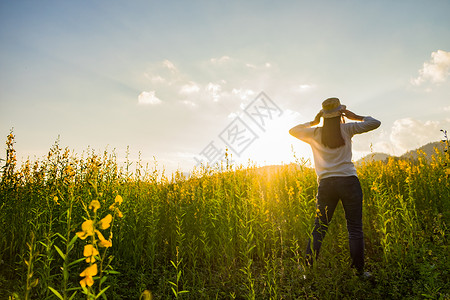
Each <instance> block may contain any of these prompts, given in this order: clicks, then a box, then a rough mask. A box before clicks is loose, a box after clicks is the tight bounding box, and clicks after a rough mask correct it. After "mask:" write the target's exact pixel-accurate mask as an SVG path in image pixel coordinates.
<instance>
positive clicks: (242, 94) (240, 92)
mask: <svg viewBox="0 0 450 300" xmlns="http://www.w3.org/2000/svg"><path fill="white" fill-rule="evenodd" d="M231 93H232V94H233V95H236V96H238V97H239V98H241V99H242V100H247V99H248V98H249V97H251V96H253V95H255V92H254V91H253V90H251V89H233V90H232V91H231Z"/></svg>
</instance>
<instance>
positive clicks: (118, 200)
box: [114, 195, 123, 205]
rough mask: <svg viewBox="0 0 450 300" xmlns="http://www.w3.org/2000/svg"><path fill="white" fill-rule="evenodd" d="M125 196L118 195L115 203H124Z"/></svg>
mask: <svg viewBox="0 0 450 300" xmlns="http://www.w3.org/2000/svg"><path fill="white" fill-rule="evenodd" d="M122 202H123V198H122V196H120V195H117V196H116V199H114V203H117V204H118V205H120V204H122Z"/></svg>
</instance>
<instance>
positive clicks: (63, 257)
mask: <svg viewBox="0 0 450 300" xmlns="http://www.w3.org/2000/svg"><path fill="white" fill-rule="evenodd" d="M55 249H56V251H57V252H58V253H59V255H60V256H61V257H62V259H63V260H66V256H65V255H64V253H62V251H61V249H59V248H58V246H56V245H55Z"/></svg>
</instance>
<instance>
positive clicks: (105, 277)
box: [100, 276, 108, 284]
mask: <svg viewBox="0 0 450 300" xmlns="http://www.w3.org/2000/svg"><path fill="white" fill-rule="evenodd" d="M107 278H108V276H103V277H102V279H100V284H102V283H103V282H105V281H106V279H107Z"/></svg>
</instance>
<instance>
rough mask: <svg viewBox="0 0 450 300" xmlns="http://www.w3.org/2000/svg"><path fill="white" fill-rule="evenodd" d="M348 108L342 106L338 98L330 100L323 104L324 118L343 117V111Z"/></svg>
mask: <svg viewBox="0 0 450 300" xmlns="http://www.w3.org/2000/svg"><path fill="white" fill-rule="evenodd" d="M345 108H346V106H345V105H341V102H340V101H339V99H338V98H328V99H327V100H325V101H323V102H322V117H324V118H333V117H337V116H340V115H341V111H342V110H344V109H345Z"/></svg>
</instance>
